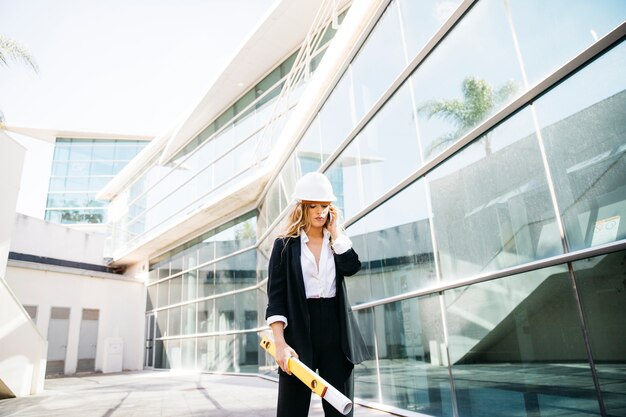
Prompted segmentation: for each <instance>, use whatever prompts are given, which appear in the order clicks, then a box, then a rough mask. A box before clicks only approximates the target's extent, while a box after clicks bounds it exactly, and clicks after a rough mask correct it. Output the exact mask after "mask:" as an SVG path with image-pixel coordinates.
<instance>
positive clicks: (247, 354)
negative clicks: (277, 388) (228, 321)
mask: <svg viewBox="0 0 626 417" xmlns="http://www.w3.org/2000/svg"><path fill="white" fill-rule="evenodd" d="M255 313H256V312H255ZM258 340H259V336H258V335H257V333H256V332H249V333H244V334H238V335H236V341H235V343H237V350H236V352H238V353H239V355H238V356H237V364H236V365H237V368H236V371H237V372H247V373H258V372H259V354H260V347H259V342H258Z"/></svg>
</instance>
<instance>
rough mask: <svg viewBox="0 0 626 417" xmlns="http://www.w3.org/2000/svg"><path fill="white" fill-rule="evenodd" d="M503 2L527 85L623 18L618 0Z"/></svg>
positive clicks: (624, 5) (624, 12) (623, 7)
mask: <svg viewBox="0 0 626 417" xmlns="http://www.w3.org/2000/svg"><path fill="white" fill-rule="evenodd" d="M502 4H503V5H504V6H505V8H504V10H505V12H506V13H507V17H508V16H510V19H511V20H510V22H509V25H510V26H509V31H510V32H511V33H515V36H516V37H517V39H518V40H519V46H520V54H521V55H522V57H523V60H524V66H525V70H526V73H527V76H528V80H529V82H530V84H534V83H536V82H537V81H539V80H540V79H541V78H543V77H545V76H546V75H548V74H549V73H550V72H552V71H554V70H556V69H557V68H558V67H559V66H561V65H562V64H563V63H564V62H566V61H568V60H570V59H572V58H574V56H576V55H577V54H578V53H579V52H580V51H582V50H583V49H585V48H587V47H589V46H591V45H592V44H593V43H594V42H596V41H597V40H598V39H599V38H601V37H603V36H604V35H606V34H607V33H608V32H609V31H610V30H613V29H614V28H615V27H617V26H618V25H619V24H621V23H622V22H623V21H624V20H625V19H626V3H625V2H623V1H621V0H600V1H574V2H572V1H570V0H551V1H548V2H546V1H541V0H533V1H528V0H510V1H503V2H502ZM565 10H567V12H566V13H564V11H565ZM509 37H510V35H509Z"/></svg>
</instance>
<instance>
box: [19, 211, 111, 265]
mask: <svg viewBox="0 0 626 417" xmlns="http://www.w3.org/2000/svg"><path fill="white" fill-rule="evenodd" d="M105 238H106V235H104V234H101V233H95V232H85V231H81V230H76V229H72V228H70V227H67V226H63V225H60V224H57V223H50V222H46V221H44V220H41V219H36V218H34V217H29V216H26V215H24V214H19V213H18V214H16V215H15V225H14V227H13V236H12V238H11V252H17V253H24V254H29V255H37V256H44V257H47V258H56V259H64V260H68V261H73V262H84V263H89V264H95V265H105V264H104V261H103V256H104V254H103V253H104V241H105ZM70 248H71V250H69V249H70Z"/></svg>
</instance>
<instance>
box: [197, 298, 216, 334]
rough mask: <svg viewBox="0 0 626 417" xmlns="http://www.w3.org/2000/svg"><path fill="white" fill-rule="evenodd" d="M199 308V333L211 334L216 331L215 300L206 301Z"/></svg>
mask: <svg viewBox="0 0 626 417" xmlns="http://www.w3.org/2000/svg"><path fill="white" fill-rule="evenodd" d="M197 306H198V333H210V332H213V331H215V320H214V319H215V314H214V306H215V302H214V300H206V301H202V302H200V303H198V304H197Z"/></svg>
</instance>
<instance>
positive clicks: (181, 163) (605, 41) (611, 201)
mask: <svg viewBox="0 0 626 417" xmlns="http://www.w3.org/2000/svg"><path fill="white" fill-rule="evenodd" d="M295 3H296V2H293V1H287V0H285V1H282V2H279V7H284V8H287V9H288V8H289V7H291V8H292V9H295V8H296V7H295V6H294V4H295ZM283 11H284V10H281V12H283ZM340 11H342V12H343V14H341V16H342V17H343V20H342V22H341V24H340V26H338V27H339V29H338V31H337V30H336V28H337V25H331V24H330V23H327V22H326V23H325V24H319V25H317V26H316V25H312V26H311V27H312V29H311V31H310V33H312V34H318V33H319V34H323V36H321V35H320V36H319V37H320V38H321V39H323V41H322V42H319V43H316V44H315V45H316V48H313V51H314V52H313V53H309V54H308V58H307V59H304V60H302V59H301V57H302V56H305V55H307V54H305V53H302V52H299V53H297V54H294V53H293V52H290V53H285V54H284V55H283V58H281V59H277V60H275V61H274V63H273V64H272V65H271V66H270V67H269V68H259V69H258V77H257V78H256V80H255V81H254V82H251V83H250V87H249V88H248V90H247V91H245V92H243V93H242V92H241V91H240V92H239V93H237V95H235V94H233V99H232V100H230V102H231V103H234V104H232V105H230V106H226V105H225V106H224V107H223V108H222V110H221V111H220V112H218V113H216V114H215V116H212V117H211V118H210V119H209V120H205V121H204V126H205V128H204V130H197V131H199V132H200V133H199V134H196V135H187V136H186V137H184V138H183V140H182V141H179V143H180V146H179V147H178V151H176V152H173V151H172V150H171V147H172V146H171V144H172V143H175V142H176V139H175V138H174V139H172V138H168V139H167V141H164V142H163V145H162V146H161V147H160V148H158V149H159V150H158V152H156V153H155V154H154V156H153V158H152V159H151V161H150V162H149V163H147V164H137V166H136V167H135V171H134V172H135V174H134V175H130V174H129V175H128V177H127V178H125V182H124V185H123V186H120V187H119V189H109V190H105V191H106V192H108V193H110V195H115V197H114V198H113V204H120V205H124V206H125V207H126V208H127V210H122V211H121V214H119V215H118V216H117V217H116V218H115V219H112V220H113V224H114V234H113V236H112V239H113V247H114V254H115V255H114V262H117V263H120V264H124V263H125V262H127V263H131V262H137V260H139V262H143V263H144V264H145V265H147V269H148V270H149V277H148V278H147V303H146V359H145V365H146V367H154V368H171V369H180V368H182V369H198V370H206V371H228V372H244V373H265V374H272V373H273V372H275V370H276V367H275V364H274V363H273V360H272V359H271V358H270V357H268V356H267V355H266V354H265V353H264V352H263V351H262V350H261V349H260V348H259V346H258V341H259V335H260V334H261V333H262V332H264V331H266V329H267V326H266V325H265V321H264V313H265V307H266V304H267V296H266V284H267V263H268V258H269V254H270V251H271V248H272V243H273V240H274V238H275V236H276V235H277V233H278V230H279V228H280V226H281V224H282V221H283V219H284V217H285V215H286V213H287V212H288V211H289V209H290V207H291V201H290V196H291V193H292V191H293V187H294V184H295V182H296V180H297V178H298V177H299V176H301V175H302V174H304V173H306V172H310V171H320V172H324V173H325V174H327V175H328V176H329V178H331V180H332V181H333V185H334V187H335V190H336V191H337V193H338V195H340V196H341V198H340V200H339V201H338V205H339V206H340V208H341V210H342V212H343V217H344V218H345V221H346V223H345V224H346V228H347V233H348V234H349V236H350V237H351V239H352V241H353V244H354V247H355V250H356V251H357V253H358V254H359V256H360V258H361V261H362V263H363V268H362V270H361V271H360V272H359V273H358V274H357V275H356V276H353V277H349V278H347V285H348V294H349V298H350V301H351V305H352V309H353V313H354V314H355V316H356V318H357V320H358V322H359V323H360V326H361V330H362V332H363V334H364V336H365V338H366V341H367V344H368V346H369V349H370V350H371V352H372V353H373V354H374V359H372V360H371V361H367V362H365V363H363V364H361V365H358V366H357V367H356V368H355V394H356V397H357V398H358V401H360V402H362V403H367V404H369V405H372V406H374V407H376V406H380V407H381V408H386V409H390V408H391V409H393V410H394V412H396V413H398V414H400V415H427V416H455V417H461V416H465V417H467V416H480V417H485V416H540V415H541V416H547V415H550V416H592V415H593V416H596V415H597V416H623V415H626V389H625V387H626V336H625V335H626V331H625V330H626V328H625V325H624V319H625V318H626V286H625V282H626V272H625V271H626V266H625V265H626V117H625V115H626V77H625V76H624V68H626V43H624V39H625V38H626V2H623V1H621V0H599V1H583V0H580V1H569V0H567V1H566V0H554V1H550V2H545V1H541V0H476V1H470V0H467V1H448V0H445V1H443V0H422V1H415V0H392V1H370V2H361V3H356V2H355V3H354V4H352V5H347V6H346V9H342V10H339V11H337V10H335V14H336V15H339V14H340V13H339V12H340ZM275 13H276V14H277V13H278V12H277V11H275ZM292 13H293V15H291V17H293V16H295V12H292ZM301 13H304V14H306V12H301ZM310 13H311V14H312V15H314V14H315V13H314V12H313V11H311V12H310ZM284 15H285V16H286V17H284V19H288V18H289V17H290V15H289V13H284ZM274 18H275V20H272V19H274ZM312 20H313V18H312V17H311V21H312ZM268 21H271V22H272V24H273V25H278V27H280V25H281V24H282V25H285V26H287V25H288V23H287V21H285V20H281V19H280V18H278V17H277V16H276V15H271V16H270V17H268ZM264 27H265V26H263V25H261V29H262V28H264ZM292 36H293V37H296V35H295V34H293V35H292ZM255 39H256V38H255V37H254V36H253V37H252V38H251V40H250V41H249V42H250V44H249V45H247V50H248V53H249V50H250V49H252V47H254V46H257V47H259V44H254V42H255ZM303 39H308V38H305V37H304V36H301V37H300V38H297V39H296V40H297V41H298V42H299V43H300V45H302V48H301V49H300V51H304V50H307V48H308V46H309V45H310V43H307V41H306V40H305V41H303ZM259 42H260V41H259ZM261 46H263V45H261ZM259 48H260V47H259ZM264 48H266V49H269V48H272V46H271V45H269V44H267V45H265V46H264ZM244 49H246V48H244ZM260 49H261V51H262V48H260ZM309 52H310V50H309ZM242 53H244V52H242ZM259 53H260V52H259ZM234 62H235V63H236V60H235V61H234ZM302 62H304V63H305V64H306V65H304V67H303V68H305V70H304V72H305V75H304V76H302V77H301V78H299V79H298V82H297V83H295V86H292V94H290V95H285V97H286V98H284V97H283V93H280V92H279V90H281V89H283V90H282V91H289V90H288V88H289V84H288V83H289V82H290V80H291V78H290V74H293V73H294V72H297V71H299V68H300V66H299V65H300V64H301V63H302ZM307 63H308V64H307ZM311 63H315V64H314V65H311ZM232 65H235V64H232ZM229 70H233V68H232V67H230V69H227V70H226V72H228V71H229ZM268 74H269V75H268ZM226 78H227V77H226ZM324 80H325V81H326V83H324ZM217 82H218V83H219V80H218V81H217ZM284 85H287V87H284ZM316 94H317V95H316ZM281 99H283V100H282V101H281ZM281 106H282V107H281ZM272 109H278V110H272ZM190 120H191V118H190ZM189 123H191V121H190V122H189ZM190 130H193V129H190ZM178 139H180V138H178ZM168 152H169V154H168ZM622 217H625V220H622V219H621V218H622ZM157 242H160V243H157ZM159 245H160V246H159Z"/></svg>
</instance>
